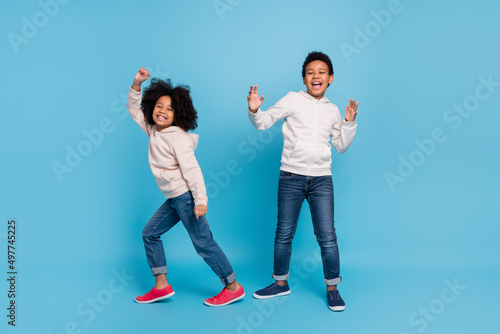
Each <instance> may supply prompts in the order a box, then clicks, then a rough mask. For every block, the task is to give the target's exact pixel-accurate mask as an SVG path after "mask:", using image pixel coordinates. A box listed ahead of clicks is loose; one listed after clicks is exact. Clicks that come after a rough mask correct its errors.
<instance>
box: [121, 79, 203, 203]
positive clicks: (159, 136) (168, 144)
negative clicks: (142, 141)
mask: <svg viewBox="0 0 500 334" xmlns="http://www.w3.org/2000/svg"><path fill="white" fill-rule="evenodd" d="M141 101H142V94H141V92H137V91H135V90H133V89H132V88H130V91H129V93H128V99H127V110H128V112H129V113H130V115H131V116H132V118H133V119H134V121H135V122H136V123H137V124H138V125H139V126H140V127H141V128H142V129H143V130H144V132H146V134H147V135H148V137H149V165H150V167H151V171H152V172H153V175H154V176H155V178H156V183H157V184H158V187H159V188H160V190H161V191H162V192H163V193H164V194H165V198H174V197H177V196H179V195H182V194H183V193H185V192H186V191H188V190H191V193H192V194H193V197H194V201H195V205H199V204H203V205H207V202H208V198H207V192H206V188H205V181H204V180H203V174H202V172H201V169H200V166H199V164H198V161H197V160H196V157H195V156H194V150H195V148H196V146H197V145H198V135H196V134H193V133H189V132H186V131H184V130H183V129H181V128H179V127H178V126H169V127H168V128H166V129H163V130H162V131H158V130H157V129H156V125H150V124H148V123H147V121H146V119H145V118H144V113H143V112H142V110H141Z"/></svg>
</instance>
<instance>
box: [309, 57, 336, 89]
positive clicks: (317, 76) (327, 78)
mask: <svg viewBox="0 0 500 334" xmlns="http://www.w3.org/2000/svg"><path fill="white" fill-rule="evenodd" d="M332 82H333V74H330V73H329V70H328V65H327V64H326V63H325V62H324V61H321V60H314V61H312V62H310V63H309V64H307V66H306V76H305V77H304V85H306V88H307V92H308V93H309V95H312V96H314V97H315V98H317V99H321V98H322V97H323V96H324V95H325V91H326V89H327V88H328V85H329V84H331V83H332Z"/></svg>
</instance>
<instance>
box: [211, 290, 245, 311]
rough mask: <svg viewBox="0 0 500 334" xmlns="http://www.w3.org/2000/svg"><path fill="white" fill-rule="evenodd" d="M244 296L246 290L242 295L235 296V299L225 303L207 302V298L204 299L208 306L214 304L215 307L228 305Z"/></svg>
mask: <svg viewBox="0 0 500 334" xmlns="http://www.w3.org/2000/svg"><path fill="white" fill-rule="evenodd" d="M243 297H245V293H244V292H243V294H242V295H241V296H239V297H236V298H234V299H231V300H230V301H228V302H226V303H224V304H210V303H207V301H206V300H205V301H204V303H205V305H207V306H214V307H217V306H226V305H229V304H231V303H234V302H235V301H238V300H240V299H242V298H243Z"/></svg>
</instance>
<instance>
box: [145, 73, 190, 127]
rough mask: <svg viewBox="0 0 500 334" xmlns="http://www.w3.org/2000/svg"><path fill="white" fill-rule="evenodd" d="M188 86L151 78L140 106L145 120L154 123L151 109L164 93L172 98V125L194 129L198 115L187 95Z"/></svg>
mask: <svg viewBox="0 0 500 334" xmlns="http://www.w3.org/2000/svg"><path fill="white" fill-rule="evenodd" d="M189 92H190V88H189V86H177V87H174V86H173V85H172V82H171V81H170V80H168V79H167V80H161V79H157V78H153V79H151V84H150V85H149V87H147V88H146V89H145V90H144V94H143V97H142V103H141V108H142V112H143V113H144V117H145V118H146V121H147V122H148V123H149V124H151V125H154V124H155V122H154V120H153V110H154V108H155V105H156V101H158V99H159V98H160V97H162V96H164V95H168V96H170V98H171V99H172V108H173V109H174V121H173V123H172V125H175V126H178V127H180V128H181V129H183V130H184V131H189V130H194V129H196V127H197V126H198V124H197V123H196V120H197V119H198V115H197V112H196V110H195V109H194V106H193V100H192V99H191V96H190V95H189Z"/></svg>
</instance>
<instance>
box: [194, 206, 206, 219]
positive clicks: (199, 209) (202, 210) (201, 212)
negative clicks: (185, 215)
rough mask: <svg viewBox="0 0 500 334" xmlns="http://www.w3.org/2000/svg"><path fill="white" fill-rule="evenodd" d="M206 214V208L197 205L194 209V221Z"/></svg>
mask: <svg viewBox="0 0 500 334" xmlns="http://www.w3.org/2000/svg"><path fill="white" fill-rule="evenodd" d="M206 213H207V206H206V205H203V204H198V205H197V206H195V207H194V215H195V216H196V219H198V218H200V216H204V215H205V214H206Z"/></svg>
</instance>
